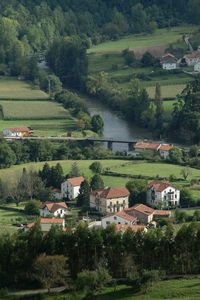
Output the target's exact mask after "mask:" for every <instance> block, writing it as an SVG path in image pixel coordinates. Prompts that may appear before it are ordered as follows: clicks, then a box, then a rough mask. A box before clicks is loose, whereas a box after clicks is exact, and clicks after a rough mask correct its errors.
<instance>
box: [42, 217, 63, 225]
mask: <svg viewBox="0 0 200 300" xmlns="http://www.w3.org/2000/svg"><path fill="white" fill-rule="evenodd" d="M63 221H64V219H56V218H41V219H40V224H63Z"/></svg>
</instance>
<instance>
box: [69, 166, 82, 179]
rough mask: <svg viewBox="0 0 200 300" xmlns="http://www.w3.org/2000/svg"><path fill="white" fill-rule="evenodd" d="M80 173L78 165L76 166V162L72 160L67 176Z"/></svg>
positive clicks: (74, 175) (75, 175)
mask: <svg viewBox="0 0 200 300" xmlns="http://www.w3.org/2000/svg"><path fill="white" fill-rule="evenodd" d="M80 175H81V172H80V170H79V167H78V165H77V163H76V162H74V163H73V164H72V166H71V170H70V172H69V177H70V178H71V177H78V176H80Z"/></svg>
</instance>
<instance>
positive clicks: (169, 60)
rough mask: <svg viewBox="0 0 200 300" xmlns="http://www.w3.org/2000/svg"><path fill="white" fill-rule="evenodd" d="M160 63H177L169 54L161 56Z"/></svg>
mask: <svg viewBox="0 0 200 300" xmlns="http://www.w3.org/2000/svg"><path fill="white" fill-rule="evenodd" d="M161 62H162V63H175V62H177V58H176V57H175V56H174V55H173V54H171V53H166V54H165V55H163V56H162V58H161Z"/></svg>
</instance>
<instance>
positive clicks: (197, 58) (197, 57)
mask: <svg viewBox="0 0 200 300" xmlns="http://www.w3.org/2000/svg"><path fill="white" fill-rule="evenodd" d="M183 59H184V60H185V62H186V64H187V65H188V66H195V65H196V64H197V63H199V62H200V50H196V51H193V52H190V53H188V54H185V55H184V56H183Z"/></svg>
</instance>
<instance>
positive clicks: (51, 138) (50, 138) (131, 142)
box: [4, 136, 138, 151]
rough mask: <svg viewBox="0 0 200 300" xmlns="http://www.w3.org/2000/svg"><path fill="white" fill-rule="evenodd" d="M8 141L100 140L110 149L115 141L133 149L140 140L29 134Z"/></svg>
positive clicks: (10, 138) (130, 149)
mask: <svg viewBox="0 0 200 300" xmlns="http://www.w3.org/2000/svg"><path fill="white" fill-rule="evenodd" d="M4 139H5V140H7V141H12V140H14V141H27V140H33V141H34V140H35V141H37V140H38V141H40V140H48V141H58V142H59V141H78V142H83V141H85V142H99V143H107V147H108V149H109V150H112V149H113V143H118V144H127V145H128V150H129V151H133V150H134V145H135V144H136V143H137V142H138V140H123V139H117V138H116V139H111V138H105V137H102V138H100V137H97V138H95V137H91V138H74V137H64V136H28V137H25V136H24V137H15V136H14V137H8V136H5V137H4Z"/></svg>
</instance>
